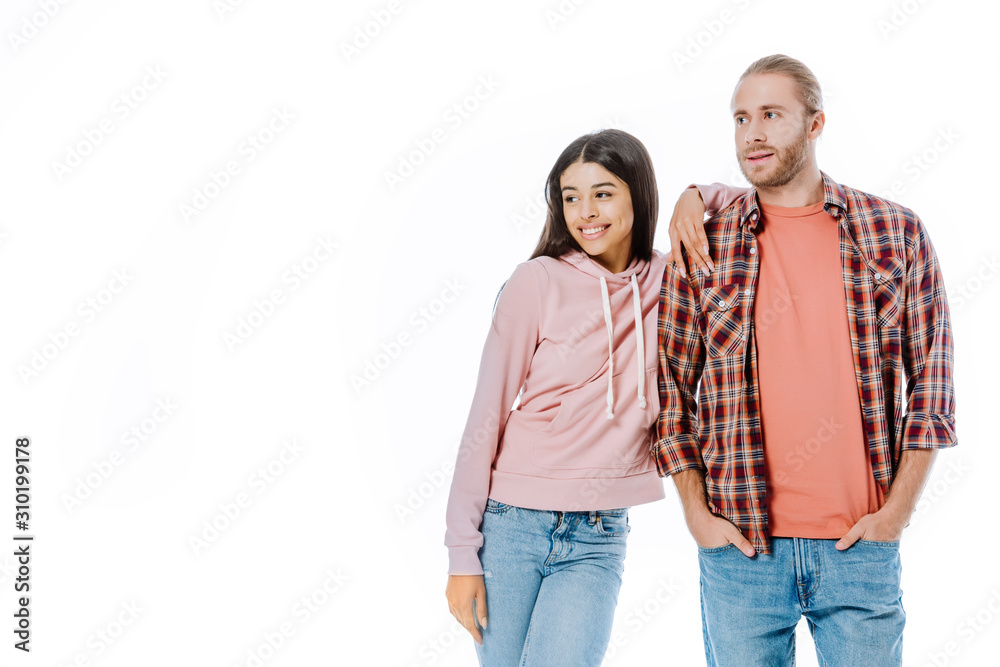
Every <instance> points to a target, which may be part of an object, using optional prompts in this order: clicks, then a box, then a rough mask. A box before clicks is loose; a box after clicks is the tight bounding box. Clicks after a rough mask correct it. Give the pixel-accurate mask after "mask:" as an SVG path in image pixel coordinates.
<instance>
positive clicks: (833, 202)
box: [740, 171, 847, 231]
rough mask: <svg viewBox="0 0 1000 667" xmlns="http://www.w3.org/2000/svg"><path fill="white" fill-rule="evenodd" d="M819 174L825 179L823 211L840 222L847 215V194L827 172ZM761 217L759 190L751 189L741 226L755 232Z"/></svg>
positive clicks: (745, 198) (747, 196)
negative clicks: (758, 198) (843, 215)
mask: <svg viewBox="0 0 1000 667" xmlns="http://www.w3.org/2000/svg"><path fill="white" fill-rule="evenodd" d="M819 173H820V175H821V176H822V177H823V197H824V203H823V210H824V211H826V212H827V213H828V214H830V216H832V217H833V218H835V219H837V220H838V221H839V220H840V217H841V215H842V214H845V213H847V194H846V193H845V192H844V189H843V188H842V187H840V185H839V184H838V183H837V182H836V181H834V180H833V179H832V178H830V177H829V176H827V175H826V172H823V171H821V172H819ZM760 216H761V210H760V202H759V201H758V200H757V188H750V190H748V191H747V193H746V195H745V196H744V197H743V202H742V203H741V204H740V224H741V225H746V228H747V229H749V230H750V231H754V230H755V229H756V228H757V223H758V222H759V221H760Z"/></svg>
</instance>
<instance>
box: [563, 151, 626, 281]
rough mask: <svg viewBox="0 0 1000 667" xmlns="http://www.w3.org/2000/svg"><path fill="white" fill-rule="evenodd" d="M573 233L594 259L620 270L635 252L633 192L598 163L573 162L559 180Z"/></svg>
mask: <svg viewBox="0 0 1000 667" xmlns="http://www.w3.org/2000/svg"><path fill="white" fill-rule="evenodd" d="M559 187H560V189H561V190H562V205H563V216H564V217H565V218H566V225H567V227H569V233H570V235H571V236H572V237H573V238H574V239H576V242H577V243H579V244H580V247H581V248H583V251H584V252H585V253H587V254H588V255H590V256H591V257H592V258H593V259H594V261H596V262H597V263H598V264H600V265H601V266H603V267H604V268H606V269H607V270H609V271H611V272H612V273H621V272H622V271H624V270H625V268H626V267H627V266H628V263H629V260H630V259H631V257H630V255H631V251H632V220H633V214H632V193H631V192H629V188H628V185H626V184H625V183H624V182H623V181H622V180H620V179H619V178H618V177H617V176H615V175H614V174H612V173H611V172H610V171H608V170H607V169H605V168H604V167H602V166H601V165H599V164H597V163H596V162H574V163H573V164H571V165H570V166H569V167H567V168H566V171H564V172H563V173H562V176H561V177H560V179H559Z"/></svg>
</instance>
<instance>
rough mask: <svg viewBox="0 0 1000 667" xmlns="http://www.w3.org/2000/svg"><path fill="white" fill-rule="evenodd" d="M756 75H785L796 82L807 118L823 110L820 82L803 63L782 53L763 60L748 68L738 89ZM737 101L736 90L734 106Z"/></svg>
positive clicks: (737, 86) (738, 83)
mask: <svg viewBox="0 0 1000 667" xmlns="http://www.w3.org/2000/svg"><path fill="white" fill-rule="evenodd" d="M755 74H784V75H785V76H787V77H789V78H791V80H792V81H794V82H795V86H796V88H798V91H799V101H800V102H802V104H803V106H805V108H806V115H807V116H809V115H812V114H814V113H816V112H817V111H822V110H823V91H822V90H821V89H820V87H819V80H818V79H816V75H815V74H813V73H812V70H811V69H809V68H808V67H806V66H805V64H804V63H803V62H802V61H800V60H796V59H795V58H791V57H789V56H785V55H782V54H780V53H778V54H775V55H773V56H766V57H764V58H761V59H760V60H758V61H756V62H754V63H753V64H751V65H750V67H747V69H746V71H745V72H743V75H742V76H741V77H740V80H739V81H737V82H736V88H739V87H740V84H741V83H743V80H744V79H746V78H747V77H750V76H754V75H755ZM735 100H736V89H735V88H734V89H733V103H734V104H735Z"/></svg>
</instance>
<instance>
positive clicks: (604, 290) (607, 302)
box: [601, 276, 615, 419]
mask: <svg viewBox="0 0 1000 667" xmlns="http://www.w3.org/2000/svg"><path fill="white" fill-rule="evenodd" d="M601 302H602V303H603V304H604V323H605V324H606V325H607V326H608V409H607V410H606V412H607V414H608V419H614V417H615V413H614V411H613V409H612V408H613V406H614V404H615V390H614V389H612V387H611V384H612V378H613V377H614V375H615V357H614V351H615V347H614V340H615V330H614V327H613V326H612V325H611V299H609V298H608V281H607V280H605V279H604V276H601Z"/></svg>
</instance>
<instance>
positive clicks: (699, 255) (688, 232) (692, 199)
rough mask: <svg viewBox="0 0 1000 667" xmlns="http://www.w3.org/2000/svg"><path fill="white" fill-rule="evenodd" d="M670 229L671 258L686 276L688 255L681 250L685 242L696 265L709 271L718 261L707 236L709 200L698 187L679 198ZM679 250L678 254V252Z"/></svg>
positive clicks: (688, 252)
mask: <svg viewBox="0 0 1000 667" xmlns="http://www.w3.org/2000/svg"><path fill="white" fill-rule="evenodd" d="M669 232H670V254H669V255H668V256H667V261H668V262H669V261H670V260H671V259H672V260H673V261H674V263H675V264H677V268H678V269H679V270H680V272H681V275H682V276H684V277H685V278H686V277H687V268H688V267H686V266H685V265H684V256H683V254H682V253H681V251H680V247H681V244H682V243H683V244H684V249H685V250H686V251H687V256H688V258H689V259H690V260H691V261H692V263H693V264H694V265H695V266H698V267H700V268H701V270H702V271H704V272H705V273H706V274H709V273H711V272H712V269H714V268H715V265H714V264H713V263H712V258H711V257H710V256H709V254H708V237H707V236H705V202H704V201H703V200H702V198H701V193H700V192H699V191H698V188H687V189H686V190H684V192H682V193H681V196H680V197H679V198H678V199H677V203H676V204H675V205H674V212H673V214H672V215H671V216H670V228H669ZM675 251H676V253H677V254H674V252H675Z"/></svg>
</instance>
